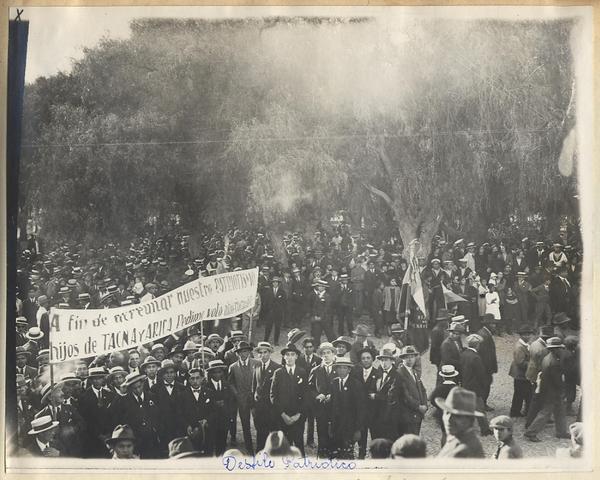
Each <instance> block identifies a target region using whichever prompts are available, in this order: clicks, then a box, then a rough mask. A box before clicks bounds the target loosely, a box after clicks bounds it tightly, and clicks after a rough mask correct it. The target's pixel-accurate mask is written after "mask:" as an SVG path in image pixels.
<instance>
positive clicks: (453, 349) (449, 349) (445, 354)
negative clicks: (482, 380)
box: [440, 323, 465, 373]
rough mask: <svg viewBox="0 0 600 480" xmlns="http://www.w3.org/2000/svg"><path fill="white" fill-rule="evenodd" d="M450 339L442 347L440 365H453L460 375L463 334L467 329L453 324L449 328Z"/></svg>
mask: <svg viewBox="0 0 600 480" xmlns="http://www.w3.org/2000/svg"><path fill="white" fill-rule="evenodd" d="M448 333H449V335H448V337H447V338H446V340H444V341H443V342H442V345H441V346H440V357H441V358H440V363H441V364H442V365H452V366H454V368H455V369H456V370H458V371H459V372H460V373H462V372H461V371H460V354H461V352H462V351H463V345H462V341H461V334H463V333H465V327H463V326H462V325H459V324H456V323H451V324H450V327H449V328H448Z"/></svg>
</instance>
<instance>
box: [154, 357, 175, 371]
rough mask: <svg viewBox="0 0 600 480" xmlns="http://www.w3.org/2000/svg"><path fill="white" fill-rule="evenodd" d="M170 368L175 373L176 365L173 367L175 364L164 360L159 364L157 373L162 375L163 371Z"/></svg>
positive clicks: (168, 359) (166, 359)
mask: <svg viewBox="0 0 600 480" xmlns="http://www.w3.org/2000/svg"><path fill="white" fill-rule="evenodd" d="M170 368H172V369H173V370H175V371H177V365H175V362H174V361H173V360H171V359H170V358H165V359H164V360H163V361H162V362H161V364H160V368H159V369H158V372H159V373H164V372H165V370H168V369H170Z"/></svg>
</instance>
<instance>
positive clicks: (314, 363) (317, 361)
mask: <svg viewBox="0 0 600 480" xmlns="http://www.w3.org/2000/svg"><path fill="white" fill-rule="evenodd" d="M322 361H323V360H322V359H321V357H319V356H318V355H313V356H312V357H311V359H310V362H308V361H307V360H306V357H305V355H304V354H301V355H299V356H298V360H296V366H298V367H300V368H301V369H302V370H304V371H306V372H311V371H312V369H313V368H315V367H318V366H319V365H321V362H322ZM280 366H281V365H280Z"/></svg>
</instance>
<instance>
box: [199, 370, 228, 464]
mask: <svg viewBox="0 0 600 480" xmlns="http://www.w3.org/2000/svg"><path fill="white" fill-rule="evenodd" d="M227 369H228V367H227V365H225V363H224V362H223V361H222V360H211V361H210V362H209V363H208V368H207V369H206V372H207V373H208V379H207V380H206V381H205V382H204V388H205V389H206V391H207V394H208V397H209V399H210V403H211V404H212V410H211V412H210V416H209V418H208V429H209V431H210V434H211V436H212V442H213V445H214V452H213V455H215V456H220V455H222V454H223V452H225V448H226V441H227V432H228V431H229V428H230V425H231V423H232V422H233V418H234V412H235V407H234V402H235V400H234V395H233V391H232V390H231V386H230V385H229V382H228V381H227V380H225V375H226V374H227Z"/></svg>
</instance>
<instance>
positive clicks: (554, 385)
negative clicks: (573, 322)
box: [524, 337, 570, 442]
mask: <svg viewBox="0 0 600 480" xmlns="http://www.w3.org/2000/svg"><path fill="white" fill-rule="evenodd" d="M546 348H547V349H548V351H549V353H548V354H547V355H546V356H545V357H544V359H543V360H542V370H541V372H540V375H539V377H538V382H537V386H536V391H537V393H539V395H540V402H541V409H540V411H539V412H538V413H537V415H536V416H535V418H534V419H533V421H532V422H531V424H530V425H529V426H528V427H527V430H526V431H525V434H524V435H525V438H527V439H528V440H529V441H531V442H539V441H540V439H539V438H538V436H537V434H538V433H540V432H541V431H542V429H543V428H544V427H545V426H546V423H548V421H549V420H550V416H551V415H554V424H555V428H556V437H557V438H570V436H569V434H568V433H567V419H566V412H565V401H564V395H565V384H564V372H563V368H562V365H561V358H562V356H563V349H564V348H565V346H564V344H563V343H562V341H561V339H560V338H558V337H552V338H549V339H548V342H547V345H546Z"/></svg>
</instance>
